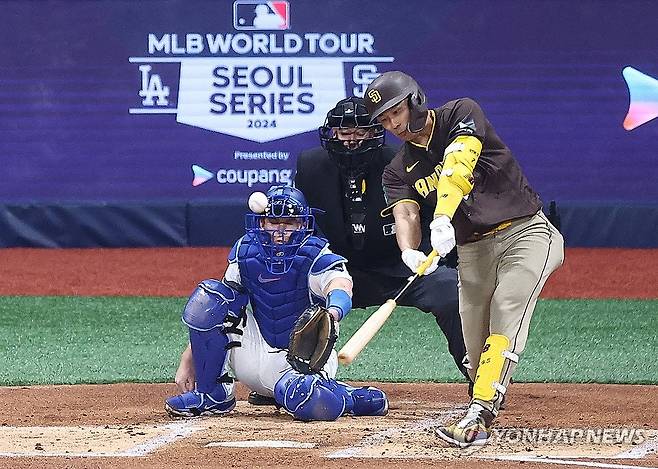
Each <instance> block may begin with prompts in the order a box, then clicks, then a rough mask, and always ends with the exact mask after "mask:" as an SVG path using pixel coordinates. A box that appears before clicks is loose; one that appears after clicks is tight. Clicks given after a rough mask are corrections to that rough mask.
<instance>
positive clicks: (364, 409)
mask: <svg viewBox="0 0 658 469" xmlns="http://www.w3.org/2000/svg"><path fill="white" fill-rule="evenodd" d="M350 394H351V396H352V399H353V400H354V405H353V406H352V410H351V411H350V412H349V413H350V414H352V415H364V416H365V415H370V416H383V415H386V414H388V399H387V398H386V394H384V391H381V390H379V389H377V388H373V387H371V386H368V387H363V388H357V389H354V390H353V391H352V392H351V393H350Z"/></svg>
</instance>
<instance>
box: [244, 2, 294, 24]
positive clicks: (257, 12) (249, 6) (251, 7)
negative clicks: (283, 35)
mask: <svg viewBox="0 0 658 469" xmlns="http://www.w3.org/2000/svg"><path fill="white" fill-rule="evenodd" d="M233 27H234V28H235V29H246V30H258V29H269V30H281V29H288V28H290V5H288V2H287V1H284V0H275V1H270V2H268V1H264V0H237V1H236V2H233Z"/></svg>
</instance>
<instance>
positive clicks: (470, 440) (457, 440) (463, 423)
mask: <svg viewBox="0 0 658 469" xmlns="http://www.w3.org/2000/svg"><path fill="white" fill-rule="evenodd" d="M494 418H495V417H494V414H493V413H491V412H490V411H488V410H487V409H485V408H484V407H482V406H481V405H480V404H475V403H474V404H471V405H470V407H469V408H468V411H467V412H466V415H465V416H464V417H463V418H462V419H461V420H459V421H458V422H455V423H453V424H452V425H448V426H446V427H439V428H437V429H436V430H435V433H436V436H437V437H439V438H440V439H441V440H443V441H445V442H446V443H449V444H450V445H452V446H456V447H458V448H467V447H469V446H483V445H485V444H487V442H488V441H489V437H490V436H491V426H492V425H493V421H494Z"/></svg>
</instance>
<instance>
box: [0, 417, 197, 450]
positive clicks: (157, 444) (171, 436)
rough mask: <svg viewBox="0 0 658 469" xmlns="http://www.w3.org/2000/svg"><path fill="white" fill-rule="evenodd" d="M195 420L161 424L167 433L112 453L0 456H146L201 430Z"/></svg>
mask: <svg viewBox="0 0 658 469" xmlns="http://www.w3.org/2000/svg"><path fill="white" fill-rule="evenodd" d="M194 423H195V422H192V421H181V422H174V423H170V424H167V425H163V426H162V427H160V428H162V429H164V430H169V431H168V433H166V434H164V435H159V436H157V437H155V438H151V439H150V440H148V441H146V442H144V443H141V444H139V445H136V446H133V447H132V448H129V449H127V450H124V451H121V452H118V453H113V452H107V451H98V452H97V451H85V452H84V453H72V452H65V451H20V452H18V451H5V452H0V456H3V457H12V458H16V457H69V458H70V457H86V458H92V457H93V458H103V457H111V458H115V457H130V458H134V457H142V456H146V455H148V454H150V453H152V452H153V451H155V450H157V449H159V448H161V447H163V446H165V445H167V444H169V443H173V442H174V441H177V440H180V439H183V438H186V437H188V436H190V435H192V434H193V433H195V432H197V431H199V430H203V429H204V427H199V426H195V425H194Z"/></svg>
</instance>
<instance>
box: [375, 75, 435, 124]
mask: <svg viewBox="0 0 658 469" xmlns="http://www.w3.org/2000/svg"><path fill="white" fill-rule="evenodd" d="M405 99H406V100H407V104H408V106H409V122H408V123H407V130H408V131H409V132H420V131H421V130H423V127H425V121H426V119H427V98H426V97H425V93H423V90H422V89H421V88H420V86H418V83H416V80H414V79H413V78H411V77H410V76H409V75H407V74H406V73H403V72H398V71H393V72H386V73H383V74H381V75H379V76H378V77H377V78H375V80H374V81H373V82H372V83H370V85H369V86H368V88H367V89H366V92H365V95H364V101H365V106H366V108H367V109H368V113H369V114H370V116H371V118H372V120H373V121H375V120H376V119H377V118H378V117H379V116H380V115H382V113H384V112H386V111H387V110H389V109H390V108H392V107H393V106H395V105H396V104H398V103H400V102H402V101H404V100H405Z"/></svg>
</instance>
